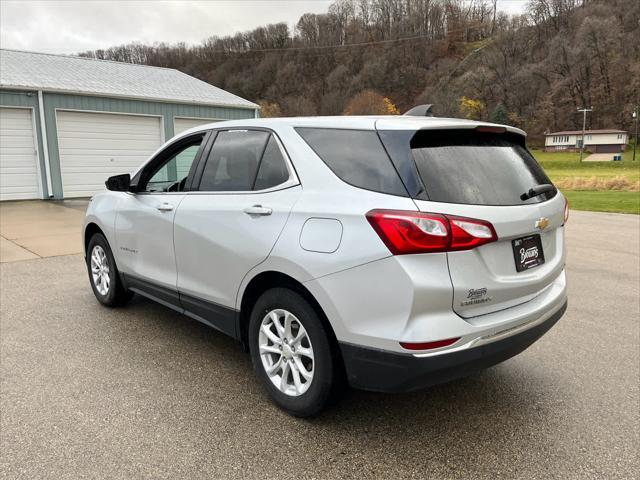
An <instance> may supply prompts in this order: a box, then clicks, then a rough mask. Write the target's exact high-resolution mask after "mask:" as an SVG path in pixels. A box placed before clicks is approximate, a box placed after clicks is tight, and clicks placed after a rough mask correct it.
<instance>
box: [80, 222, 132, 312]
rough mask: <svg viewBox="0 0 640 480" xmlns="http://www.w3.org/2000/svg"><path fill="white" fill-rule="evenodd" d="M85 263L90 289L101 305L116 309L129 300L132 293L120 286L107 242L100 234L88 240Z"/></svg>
mask: <svg viewBox="0 0 640 480" xmlns="http://www.w3.org/2000/svg"><path fill="white" fill-rule="evenodd" d="M86 261H87V271H88V272H89V283H91V289H92V290H93V294H94V295H95V296H96V298H97V299H98V301H99V302H100V303H101V304H103V305H105V306H107V307H116V306H119V305H124V304H125V303H127V302H128V301H129V300H131V297H133V292H132V291H130V290H127V289H126V288H125V287H124V285H123V284H122V280H121V279H120V274H119V273H118V268H117V267H116V261H115V259H114V257H113V252H111V247H109V242H108V241H107V239H106V238H105V237H104V235H102V234H101V233H96V234H94V235H93V236H92V237H91V240H89V245H88V247H87V258H86Z"/></svg>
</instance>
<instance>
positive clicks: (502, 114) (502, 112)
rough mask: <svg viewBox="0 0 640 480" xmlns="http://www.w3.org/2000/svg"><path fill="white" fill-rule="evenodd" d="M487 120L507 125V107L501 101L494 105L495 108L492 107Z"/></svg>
mask: <svg viewBox="0 0 640 480" xmlns="http://www.w3.org/2000/svg"><path fill="white" fill-rule="evenodd" d="M489 120H491V121H492V122H493V123H499V124H501V125H507V124H508V123H509V112H507V109H506V108H505V106H504V105H503V104H502V102H500V103H499V104H498V105H496V108H494V109H493V112H491V115H490V116H489Z"/></svg>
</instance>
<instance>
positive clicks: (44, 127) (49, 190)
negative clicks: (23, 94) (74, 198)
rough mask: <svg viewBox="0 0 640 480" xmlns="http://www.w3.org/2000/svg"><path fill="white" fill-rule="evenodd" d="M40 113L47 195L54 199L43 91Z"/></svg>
mask: <svg viewBox="0 0 640 480" xmlns="http://www.w3.org/2000/svg"><path fill="white" fill-rule="evenodd" d="M38 112H39V114H40V132H41V134H42V153H43V154H44V172H45V177H47V195H48V196H49V198H51V197H53V187H52V186H51V168H50V166H49V144H48V142H47V124H46V122H45V119H44V101H43V99H42V90H38Z"/></svg>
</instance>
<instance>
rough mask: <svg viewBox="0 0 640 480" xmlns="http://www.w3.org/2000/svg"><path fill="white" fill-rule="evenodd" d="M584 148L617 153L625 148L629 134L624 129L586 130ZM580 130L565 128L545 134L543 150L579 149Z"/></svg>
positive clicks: (593, 151)
mask: <svg viewBox="0 0 640 480" xmlns="http://www.w3.org/2000/svg"><path fill="white" fill-rule="evenodd" d="M584 136H585V140H584V148H585V150H589V151H590V152H592V153H618V152H622V151H624V150H625V148H626V146H627V144H628V143H629V135H628V134H627V132H625V131H624V130H612V129H609V130H586V131H585V132H584ZM581 141H582V130H567V131H565V132H552V133H546V134H545V140H544V150H545V152H556V151H568V152H575V151H578V150H580V144H581Z"/></svg>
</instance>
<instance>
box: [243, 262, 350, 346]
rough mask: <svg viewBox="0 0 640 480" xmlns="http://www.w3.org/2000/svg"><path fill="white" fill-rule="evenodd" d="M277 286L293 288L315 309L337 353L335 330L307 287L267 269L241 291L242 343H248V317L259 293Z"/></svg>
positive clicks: (289, 277)
mask: <svg viewBox="0 0 640 480" xmlns="http://www.w3.org/2000/svg"><path fill="white" fill-rule="evenodd" d="M277 287H281V288H288V289H290V290H293V291H294V292H296V293H297V294H298V295H300V296H301V297H302V298H304V299H305V300H306V301H307V302H309V304H310V305H311V307H312V308H313V309H314V310H315V312H316V313H317V314H318V317H319V318H320V320H321V321H322V323H323V326H324V327H325V330H326V331H327V334H328V335H329V338H330V340H331V342H332V344H333V346H334V347H335V349H336V353H337V354H338V355H339V354H340V348H339V345H338V340H337V337H336V334H335V331H334V329H333V327H332V325H331V322H330V321H329V319H328V317H327V315H326V313H325V312H324V309H323V308H322V306H321V305H320V303H319V302H318V300H316V298H315V297H314V296H313V294H312V293H311V292H310V291H309V289H307V287H305V286H304V285H303V284H302V283H301V282H300V281H298V280H296V279H295V278H293V277H292V276H290V275H287V274H286V273H282V272H279V271H276V270H267V271H263V272H260V273H258V274H257V275H256V276H254V277H253V278H252V279H251V280H250V281H249V283H248V284H247V286H246V287H245V289H244V291H243V293H242V299H241V301H240V313H239V322H238V325H239V332H238V335H239V337H240V341H241V342H242V343H243V345H245V347H246V346H247V345H248V330H249V319H250V317H251V311H252V310H253V306H254V305H255V303H256V301H257V300H258V298H259V297H260V295H262V294H263V293H264V292H266V291H267V290H269V289H271V288H277Z"/></svg>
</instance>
